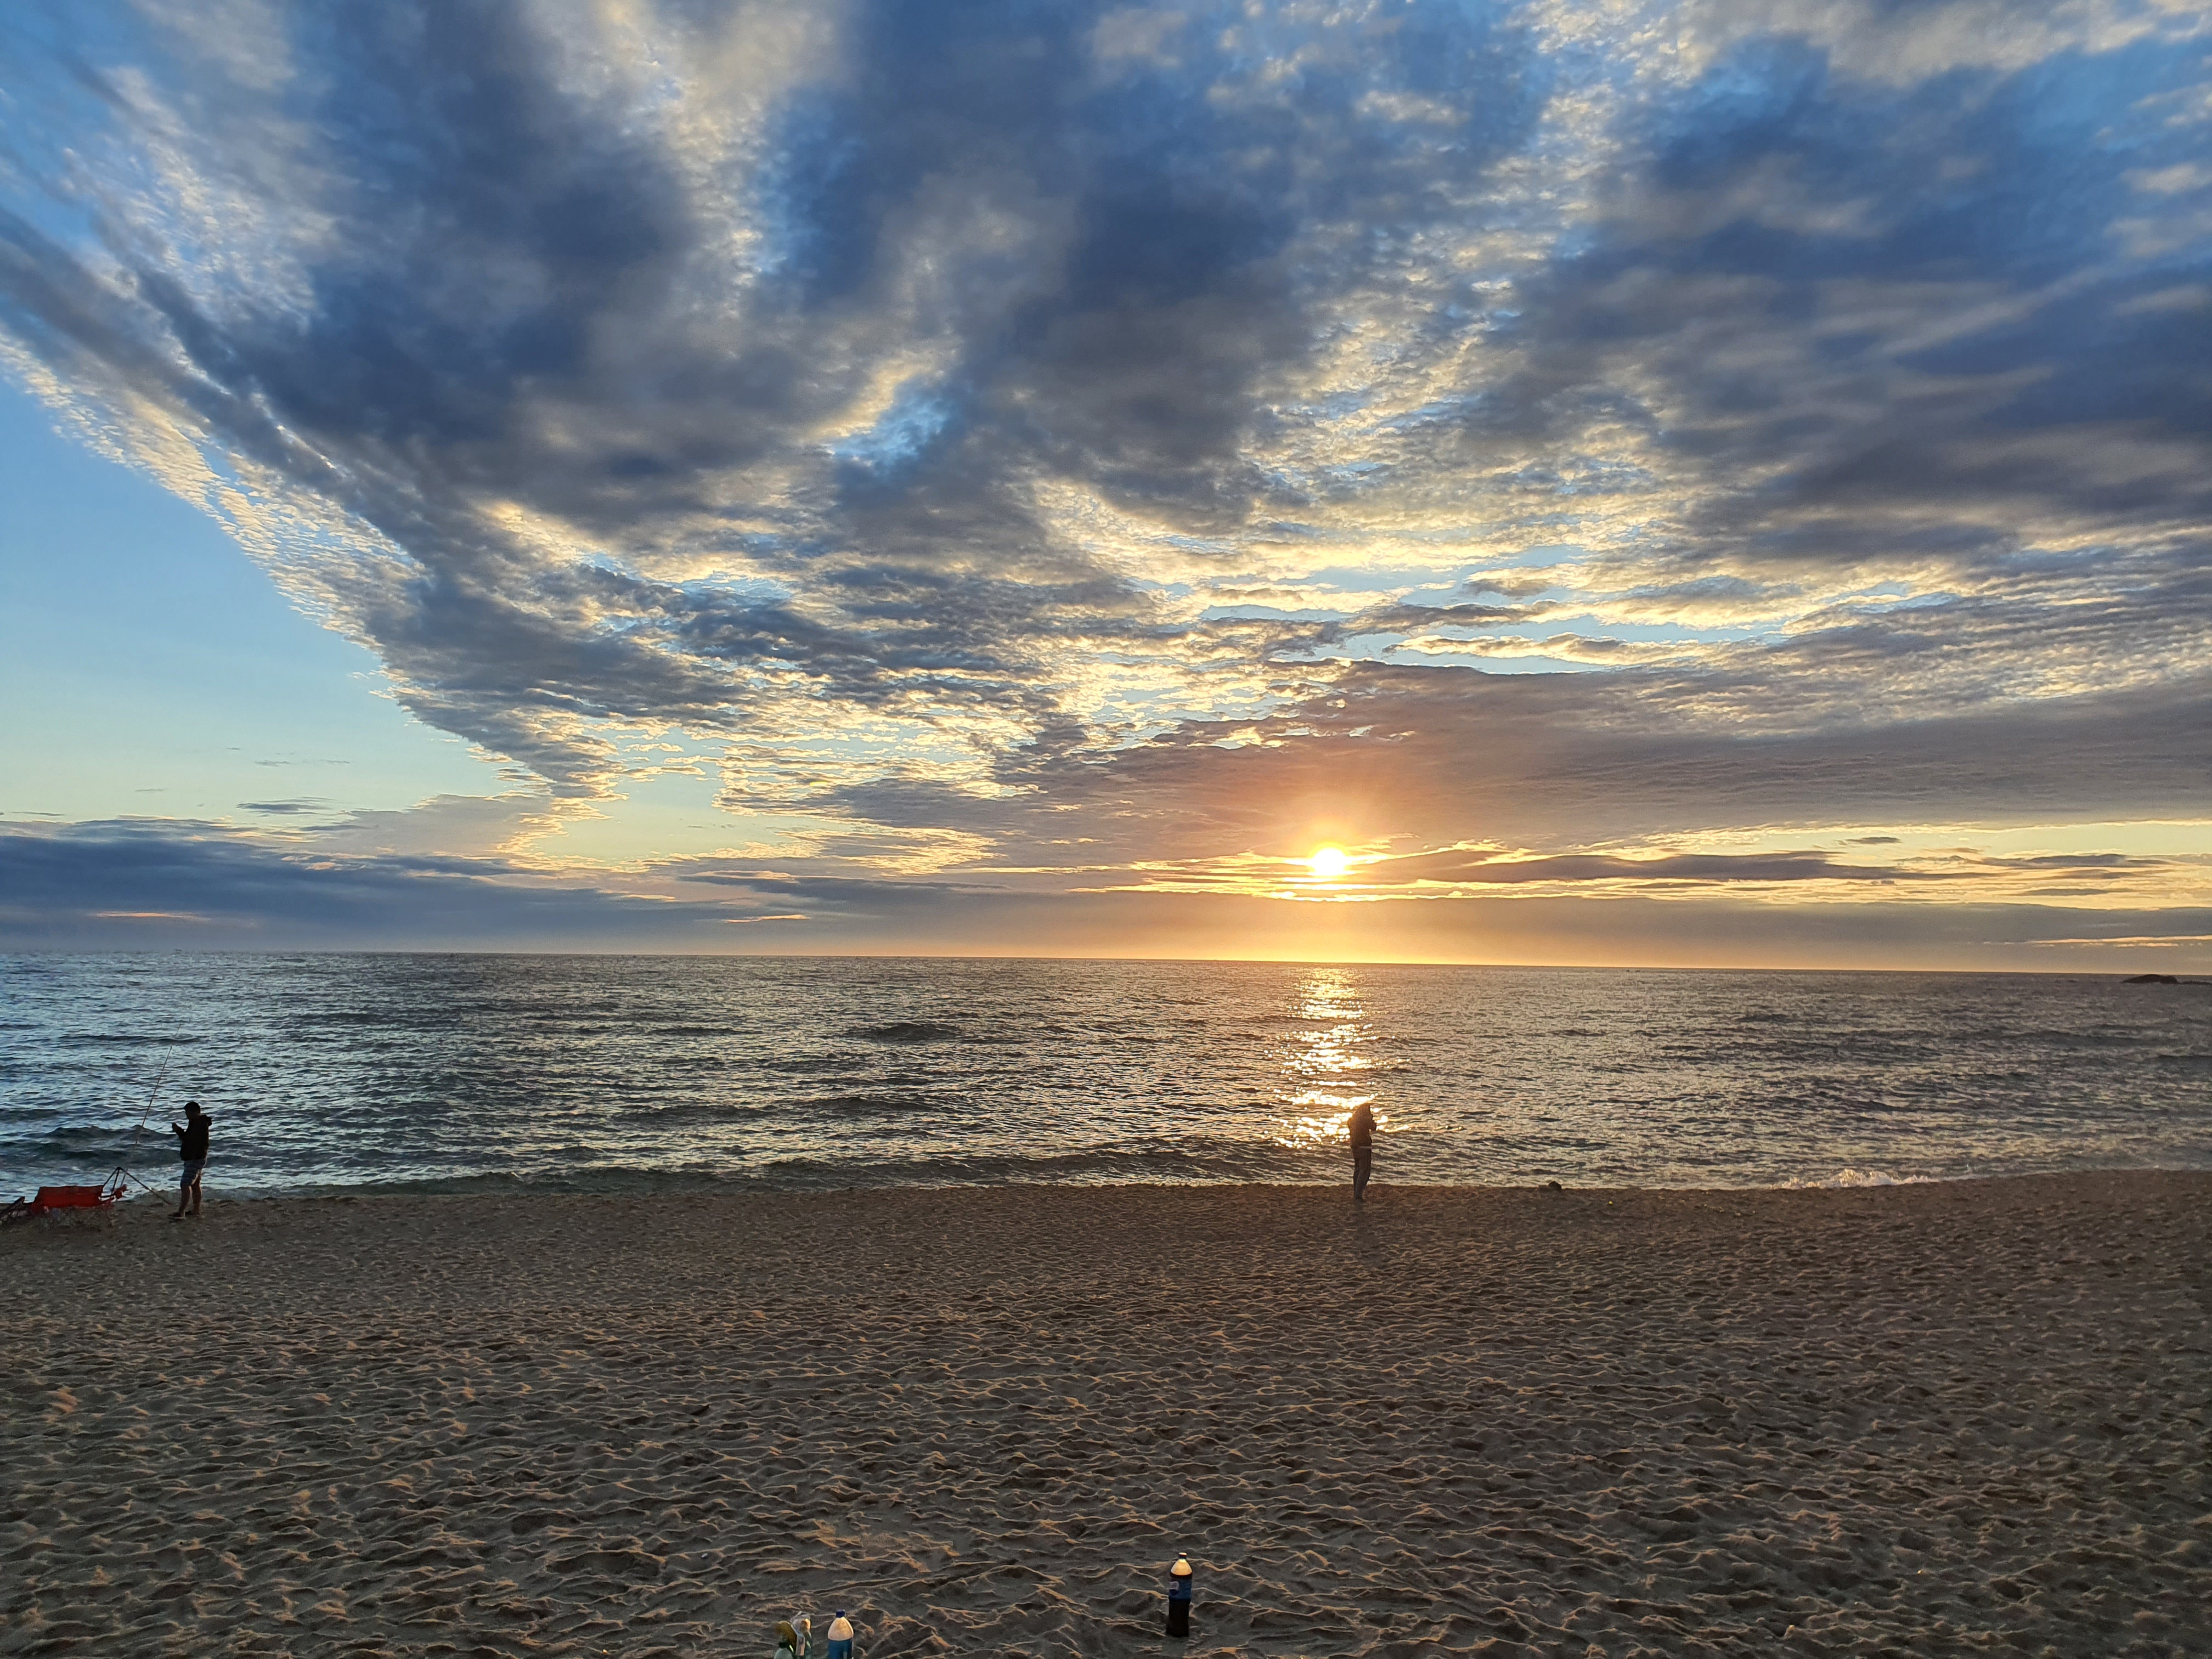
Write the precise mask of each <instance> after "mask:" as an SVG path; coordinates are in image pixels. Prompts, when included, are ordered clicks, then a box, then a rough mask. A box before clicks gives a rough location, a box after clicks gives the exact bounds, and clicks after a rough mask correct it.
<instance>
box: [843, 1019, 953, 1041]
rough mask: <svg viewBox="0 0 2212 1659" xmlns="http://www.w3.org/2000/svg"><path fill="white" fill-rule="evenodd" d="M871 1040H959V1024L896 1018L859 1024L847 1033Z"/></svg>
mask: <svg viewBox="0 0 2212 1659" xmlns="http://www.w3.org/2000/svg"><path fill="white" fill-rule="evenodd" d="M846 1035H847V1036H856V1037H861V1038H864V1039H866V1041H868V1042H958V1041H959V1040H960V1036H961V1031H960V1028H959V1027H958V1026H957V1025H947V1024H943V1023H942V1022H940V1021H938V1020H933V1019H894V1020H890V1021H887V1022H885V1023H884V1024H881V1025H857V1026H854V1028H853V1029H852V1030H849V1031H848V1032H847V1033H846Z"/></svg>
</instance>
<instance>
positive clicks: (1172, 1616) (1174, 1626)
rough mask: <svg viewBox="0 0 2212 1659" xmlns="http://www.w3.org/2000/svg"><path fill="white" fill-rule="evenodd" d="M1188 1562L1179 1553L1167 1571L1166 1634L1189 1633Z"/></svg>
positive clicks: (1189, 1573)
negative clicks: (1174, 1562)
mask: <svg viewBox="0 0 2212 1659" xmlns="http://www.w3.org/2000/svg"><path fill="white" fill-rule="evenodd" d="M1190 1581H1191V1571H1190V1563H1189V1562H1188V1561H1186V1560H1185V1559H1183V1558H1182V1556H1180V1555H1178V1556H1177V1557H1176V1564H1175V1565H1174V1566H1173V1567H1171V1568H1170V1569H1169V1571H1168V1634H1169V1635H1170V1636H1179V1637H1180V1636H1188V1635H1189V1634H1190Z"/></svg>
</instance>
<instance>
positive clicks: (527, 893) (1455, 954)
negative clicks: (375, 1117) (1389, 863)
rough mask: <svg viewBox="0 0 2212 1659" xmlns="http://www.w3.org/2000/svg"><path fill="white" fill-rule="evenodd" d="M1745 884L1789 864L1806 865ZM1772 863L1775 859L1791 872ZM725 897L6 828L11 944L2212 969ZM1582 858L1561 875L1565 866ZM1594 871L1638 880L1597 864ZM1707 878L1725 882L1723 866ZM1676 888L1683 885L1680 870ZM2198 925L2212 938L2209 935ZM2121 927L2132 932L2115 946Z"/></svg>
mask: <svg viewBox="0 0 2212 1659" xmlns="http://www.w3.org/2000/svg"><path fill="white" fill-rule="evenodd" d="M1758 863H1759V860H1742V861H1741V866H1742V867H1741V869H1740V870H1739V871H1738V872H1736V873H1738V874H1740V875H1741V876H1742V877H1743V878H1745V879H1750V880H1772V879H1778V878H1779V879H1789V878H1790V871H1789V870H1788V869H1787V868H1768V869H1765V870H1764V871H1754V870H1753V866H1754V865H1756V864H1758ZM1770 863H1771V861H1770ZM667 873H668V874H669V875H670V876H671V878H673V885H674V886H676V887H678V888H681V889H683V890H687V891H690V892H697V891H701V890H704V891H707V892H709V893H712V894H714V895H716V896H715V897H714V898H710V899H708V900H705V901H699V900H694V899H687V898H685V897H683V896H667V895H664V896H659V897H655V898H649V899H648V898H641V897H639V896H635V895H634V894H630V893H627V892H623V891H618V890H611V889H610V888H608V887H605V886H601V885H595V884H585V883H580V882H577V881H574V880H567V879H560V878H549V877H547V876H545V875H544V874H543V873H540V872H536V871H533V870H532V869H529V868H527V867H524V866H516V865H512V864H507V863H503V862H501V860H492V859H474V860H461V859H405V858H394V857H389V856H381V857H379V856H353V857H331V856H328V855H322V854H308V853H301V852H297V851H295V852H291V853H286V852H283V851H281V850H278V849H276V848H270V847H269V846H267V845H265V844H263V843H260V842H256V841H254V840H252V838H251V837H249V836H245V835H243V834H241V833H240V832H238V831H235V830H229V829H224V828H223V827H222V826H219V825H215V824H179V823H168V824H154V823H128V822H118V823H87V824H80V825H75V826H71V827H70V828H68V829H63V830H54V829H22V828H6V829H0V945H4V946H5V947H6V948H9V949H14V950H72V951H81V950H100V949H110V950H125V949H148V948H157V949H166V950H177V949H182V950H286V949H291V950H297V949H316V948H371V949H374V948H403V949H422V948H429V949H462V950H467V949H477V950H482V949H500V950H523V951H529V950H556V951H574V950H586V951H588V950H603V951H604V950H616V951H679V952H681V951H770V952H780V951H799V952H805V951H854V950H858V951H902V952H909V953H921V954H928V953H931V952H949V953H987V954H1016V955H1019V954H1032V953H1038V952H1039V950H1040V944H1041V941H1048V943H1049V946H1050V949H1051V951H1052V952H1053V953H1056V954H1066V953H1073V954H1079V955H1133V956H1183V957H1207V956H1216V955H1219V954H1222V953H1223V951H1224V948H1225V945H1227V946H1231V947H1232V953H1236V954H1252V955H1259V956H1267V955H1271V954H1281V955H1291V956H1302V957H1309V958H1311V957H1322V958H1323V959H1327V958H1328V957H1336V958H1338V959H1343V960H1361V959H1372V958H1382V959H1386V960H1387V959H1391V958H1407V957H1410V958H1413V959H1421V958H1437V959H1443V960H1455V959H1457V960H1465V959H1470V958H1472V959H1476V960H1482V959H1492V960H1495V959H1499V958H1501V957H1502V958H1507V959H1515V958H1517V959H1521V960H1529V961H1563V962H1575V961H1613V962H1662V963H1678V964H1686V963H1765V964H1770V965H1774V966H1796V965H1807V964H1813V963H1829V964H1832V965H1834V964H1856V965H1863V966H1899V965H1904V966H1923V967H1931V968H1960V967H1987V966H1992V965H2001V964H2008V963H2018V962H2019V961H2020V960H2021V956H2022V952H2023V951H2027V952H2028V953H2029V959H2031V960H2033V961H2036V962H2037V963H2038V965H2045V966H2049V967H2052V968H2064V967H2069V966H2076V967H2086V968H2088V969H2093V970H2096V971H2111V970H2112V969H2116V968H2125V967H2127V966H2128V965H2130V963H2133V964H2135V965H2138V966H2139V965H2141V963H2142V960H2144V955H2143V952H2144V946H2145V945H2146V944H2153V945H2154V944H2155V943H2156V942H2157V941H2158V940H2160V939H2166V940H2172V941H2176V942H2174V943H2169V944H2167V945H2165V946H2164V947H2163V948H2161V949H2159V950H2158V951H2156V953H2155V959H2156V960H2157V961H2159V962H2160V963H2169V964H2170V963H2179V964H2180V965H2183V966H2193V965H2196V964H2199V963H2205V962H2212V955H2208V946H2207V944H2206V941H2208V940H2212V908H2205V907H2201V906H2200V907H2197V908H2179V909H2174V908H2167V909H2159V910H2150V911H2145V910H2137V909H2129V908H2114V909H2112V910H2108V911H2102V912H2100V913H2099V914H2098V915H2096V916H2095V917H2094V919H2093V921H2087V922H2085V921H2084V918H2083V916H2082V915H2081V913H2080V912H2079V911H2076V910H2069V909H2064V908H2056V907H2053V906H2051V905H2047V904H2037V903H2006V904H1998V903H1990V902H1971V903H1962V904H1955V905H1928V904H1920V905H1901V904H1897V903H1892V902H1882V901H1881V899H1880V898H1878V897H1875V896H1874V892H1875V890H1873V889H1871V888H1870V889H1869V896H1868V897H1867V898H1865V899H1863V900H1861V901H1859V902H1850V903H1839V904H1830V905H1823V906H1818V907H1814V908H1811V909H1802V908H1788V907H1782V906H1775V905H1762V904H1757V903H1748V904H1747V903H1735V902H1728V901H1726V900H1705V901H1699V900H1693V899H1690V898H1688V897H1686V896H1683V895H1682V893H1681V890H1680V888H1679V886H1677V887H1676V890H1675V892H1674V896H1664V897H1652V898H1616V899H1613V900H1611V901H1609V902H1607V903H1605V904H1599V905H1594V904H1591V903H1589V902H1588V901H1586V900H1580V899H1572V898H1557V899H1545V898H1528V899H1516V900H1513V901H1511V902H1506V903H1504V904H1500V905H1470V904H1465V903H1449V902H1426V903H1425V902H1397V903H1392V904H1351V905H1326V904H1322V905H1316V904H1298V905H1286V904H1282V903H1279V902H1273V901H1270V900H1267V899H1264V898H1249V897H1236V896H1212V897H1208V898H1206V899H1204V900H1202V901H1198V902H1195V903H1194V902H1193V901H1192V900H1190V899H1189V898H1188V897H1186V896H1181V895H1176V894H1172V893H1133V892H1115V893H1091V894H1085V893H1077V894H1072V895H1071V894H1061V893H1053V892H1044V891H1030V892H1021V891H1015V890H1009V889H1007V888H1006V887H1003V886H991V885H981V884H961V883H950V882H938V881H920V882H896V881H880V882H870V881H854V880H839V879H816V878H806V877H801V876H792V875H788V874H784V873H781V872H774V871H757V870H738V869H728V868H720V867H716V866H714V865H711V864H707V865H697V866H671V869H670V870H669V872H667ZM1554 873H1559V872H1554ZM1568 873H1579V874H1580V875H1582V876H1583V877H1586V878H1589V879H1591V880H1594V881H1595V880H1601V879H1604V878H1607V876H1608V875H1613V874H1618V873H1619V872H1617V871H1613V872H1608V871H1604V870H1601V869H1598V868H1596V867H1589V868H1585V869H1583V870H1581V871H1580V872H1568ZM1699 874H1700V875H1701V876H1703V875H1707V874H1710V872H1699ZM1660 885H1661V887H1662V889H1663V888H1664V887H1666V886H1668V885H1669V884H1666V883H1664V882H1662V884H1660ZM2192 939H2193V941H2194V942H2193V943H2192V942H2191V940H2192ZM2100 941H2114V943H2112V944H2109V945H2107V944H2103V943H2100Z"/></svg>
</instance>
